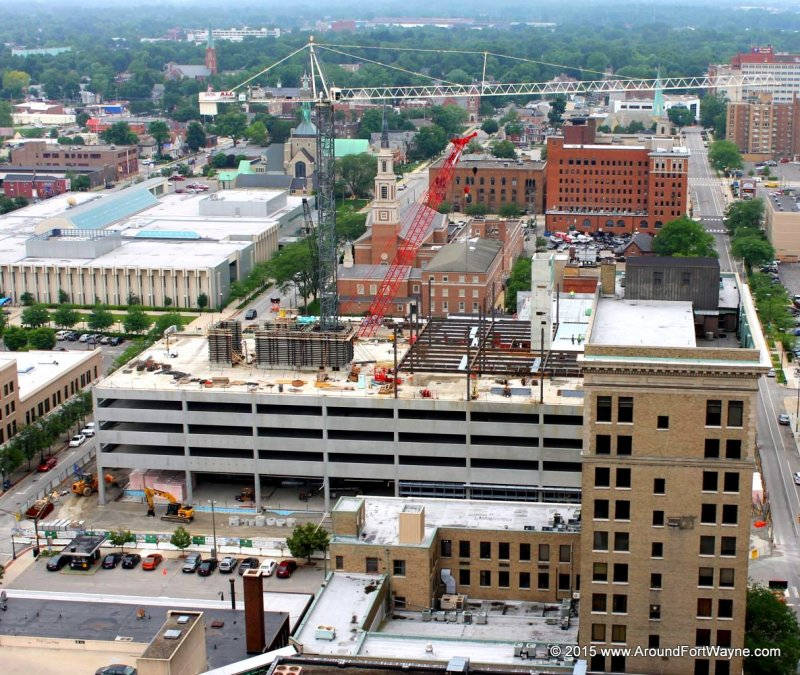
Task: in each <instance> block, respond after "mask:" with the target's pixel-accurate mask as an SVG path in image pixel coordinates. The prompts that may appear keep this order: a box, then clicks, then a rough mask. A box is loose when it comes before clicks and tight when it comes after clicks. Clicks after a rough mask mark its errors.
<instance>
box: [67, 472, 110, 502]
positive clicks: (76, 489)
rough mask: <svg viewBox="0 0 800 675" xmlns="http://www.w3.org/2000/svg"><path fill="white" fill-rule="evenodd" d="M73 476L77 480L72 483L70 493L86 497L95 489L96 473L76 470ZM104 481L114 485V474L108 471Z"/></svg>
mask: <svg viewBox="0 0 800 675" xmlns="http://www.w3.org/2000/svg"><path fill="white" fill-rule="evenodd" d="M75 478H76V479H77V480H76V481H75V482H74V483H73V484H72V494H75V495H79V496H80V495H82V496H84V497H88V496H89V495H90V494H92V493H93V492H95V491H97V474H93V473H91V474H90V473H83V472H82V471H76V472H75ZM105 481H106V485H116V483H117V481H116V479H115V478H114V476H112V475H111V474H110V473H107V474H106V475H105Z"/></svg>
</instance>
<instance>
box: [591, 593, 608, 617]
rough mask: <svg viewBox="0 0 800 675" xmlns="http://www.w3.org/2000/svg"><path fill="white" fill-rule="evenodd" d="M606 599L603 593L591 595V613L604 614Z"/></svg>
mask: <svg viewBox="0 0 800 675" xmlns="http://www.w3.org/2000/svg"><path fill="white" fill-rule="evenodd" d="M607 598H608V596H607V595H606V594H605V593H592V611H593V612H605V611H606V601H607Z"/></svg>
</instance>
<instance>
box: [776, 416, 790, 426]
mask: <svg viewBox="0 0 800 675" xmlns="http://www.w3.org/2000/svg"><path fill="white" fill-rule="evenodd" d="M790 422H791V420H790V419H789V415H787V414H786V413H781V414H780V415H778V424H782V425H784V426H789V423H790Z"/></svg>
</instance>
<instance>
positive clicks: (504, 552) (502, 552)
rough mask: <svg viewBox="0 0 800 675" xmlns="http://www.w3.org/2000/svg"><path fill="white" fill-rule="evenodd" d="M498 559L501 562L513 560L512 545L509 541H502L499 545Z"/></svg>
mask: <svg viewBox="0 0 800 675" xmlns="http://www.w3.org/2000/svg"><path fill="white" fill-rule="evenodd" d="M497 557H498V559H500V560H509V559H510V558H511V544H509V543H508V542H507V541H501V542H499V543H498V544H497Z"/></svg>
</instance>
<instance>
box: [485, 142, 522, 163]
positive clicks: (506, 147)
mask: <svg viewBox="0 0 800 675" xmlns="http://www.w3.org/2000/svg"><path fill="white" fill-rule="evenodd" d="M491 152H492V154H493V155H494V156H495V157H504V158H507V159H514V158H515V157H516V156H517V150H516V148H515V147H514V144H513V143H512V142H511V141H498V142H497V143H493V144H492V150H491Z"/></svg>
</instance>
